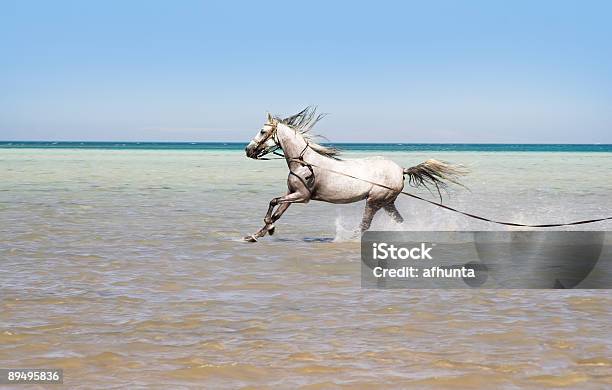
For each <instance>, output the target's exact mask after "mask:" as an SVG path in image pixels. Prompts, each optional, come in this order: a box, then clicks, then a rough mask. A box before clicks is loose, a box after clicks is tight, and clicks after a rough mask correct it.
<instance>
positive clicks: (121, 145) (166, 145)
mask: <svg viewBox="0 0 612 390" xmlns="http://www.w3.org/2000/svg"><path fill="white" fill-rule="evenodd" d="M330 145H333V146H336V147H338V148H340V149H342V150H347V151H388V152H418V151H449V152H612V144H410V143H406V144H404V143H333V144H330ZM245 146H246V142H80V141H57V142H55V141H0V148H43V149H47V148H49V149H50V148H56V149H145V150H164V149H167V150H179V149H195V150H242V149H244V147H245Z"/></svg>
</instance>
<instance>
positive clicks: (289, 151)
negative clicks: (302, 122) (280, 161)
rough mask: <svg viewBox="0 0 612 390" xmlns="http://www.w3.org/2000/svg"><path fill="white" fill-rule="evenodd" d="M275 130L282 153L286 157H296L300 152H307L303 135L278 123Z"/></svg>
mask: <svg viewBox="0 0 612 390" xmlns="http://www.w3.org/2000/svg"><path fill="white" fill-rule="evenodd" d="M276 131H277V136H278V141H279V143H280V146H281V148H282V149H283V154H284V155H285V157H287V158H288V159H293V158H298V157H300V155H301V154H302V153H307V152H308V151H307V150H306V149H308V148H307V147H306V141H305V140H304V137H302V135H301V134H299V133H298V132H296V131H295V130H293V129H291V128H289V127H287V126H285V125H282V124H279V125H278V128H277V130H276Z"/></svg>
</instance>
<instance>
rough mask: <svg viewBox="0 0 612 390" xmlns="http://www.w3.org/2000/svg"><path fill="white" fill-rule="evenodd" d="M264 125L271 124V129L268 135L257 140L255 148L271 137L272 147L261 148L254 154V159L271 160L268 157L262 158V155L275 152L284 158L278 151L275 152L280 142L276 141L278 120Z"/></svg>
mask: <svg viewBox="0 0 612 390" xmlns="http://www.w3.org/2000/svg"><path fill="white" fill-rule="evenodd" d="M265 126H272V130H271V131H270V132H269V133H268V135H267V136H266V137H265V138H264V139H262V140H260V141H259V142H257V143H256V144H255V145H256V149H259V148H260V147H261V146H262V145H264V144H265V143H266V142H268V141H269V140H270V139H272V140H273V141H274V146H272V147H268V148H262V150H261V151H260V152H259V153H258V154H257V156H255V159H257V160H271V159H270V158H263V156H265V155H267V154H270V153H272V154H275V155H277V156H281V157H283V158H284V156H283V155H282V154H280V153H277V152H276V151H277V150H278V149H280V148H281V147H280V143H279V141H278V138H277V137H276V134H277V130H278V122H276V121H275V122H274V123H272V124H270V123H266V124H265V125H264V127H265Z"/></svg>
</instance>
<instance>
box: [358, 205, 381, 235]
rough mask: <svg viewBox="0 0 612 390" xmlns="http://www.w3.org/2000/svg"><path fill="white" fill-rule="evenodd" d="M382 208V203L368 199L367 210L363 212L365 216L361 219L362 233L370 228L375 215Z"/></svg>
mask: <svg viewBox="0 0 612 390" xmlns="http://www.w3.org/2000/svg"><path fill="white" fill-rule="evenodd" d="M378 210H380V205H379V204H377V203H373V202H370V201H366V205H365V211H364V212H363V218H362V219H361V225H360V228H361V233H363V232H365V231H366V230H368V229H369V228H370V225H371V224H372V219H374V215H376V213H377V212H378Z"/></svg>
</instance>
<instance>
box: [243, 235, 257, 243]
mask: <svg viewBox="0 0 612 390" xmlns="http://www.w3.org/2000/svg"><path fill="white" fill-rule="evenodd" d="M244 241H247V242H257V237H255V236H254V235H252V234H251V235H250V236H246V237H245V238H244Z"/></svg>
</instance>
